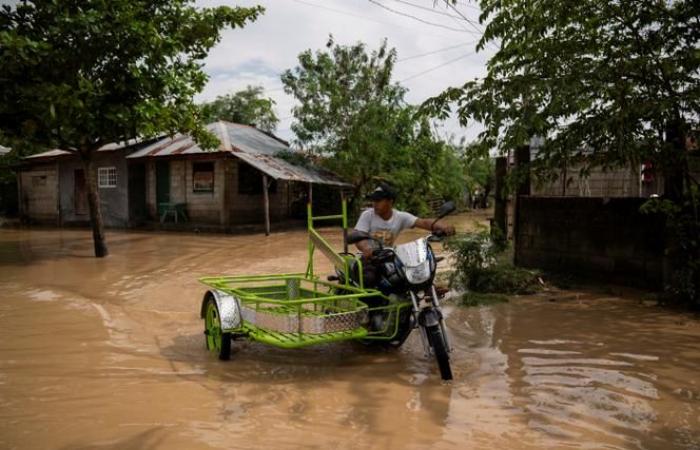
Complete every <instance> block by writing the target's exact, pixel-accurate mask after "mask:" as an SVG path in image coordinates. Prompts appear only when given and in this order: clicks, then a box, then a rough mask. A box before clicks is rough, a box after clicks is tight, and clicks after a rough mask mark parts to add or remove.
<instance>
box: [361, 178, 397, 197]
mask: <svg viewBox="0 0 700 450" xmlns="http://www.w3.org/2000/svg"><path fill="white" fill-rule="evenodd" d="M365 198H366V199H367V200H372V201H376V200H382V199H384V198H388V199H391V200H394V199H396V191H395V190H394V189H393V188H392V187H391V186H389V184H387V183H383V182H382V183H379V185H378V186H377V187H376V188H375V189H374V190H373V191H372V192H370V193H369V194H367V196H366V197H365Z"/></svg>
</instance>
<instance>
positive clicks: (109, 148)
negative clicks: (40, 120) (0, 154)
mask: <svg viewBox="0 0 700 450" xmlns="http://www.w3.org/2000/svg"><path fill="white" fill-rule="evenodd" d="M141 141H142V139H140V138H139V139H129V140H128V141H122V142H111V143H109V144H105V145H103V146H102V147H100V148H98V149H97V151H98V152H113V151H115V150H120V149H122V148H126V147H130V146H132V145H135V144H138V143H139V142H141ZM74 154H75V153H73V152H69V151H66V150H59V149H57V148H55V149H53V150H49V151H46V152H42V153H36V154H34V155H29V156H25V157H24V159H39V158H53V157H55V156H63V155H74Z"/></svg>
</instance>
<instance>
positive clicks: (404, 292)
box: [200, 200, 455, 380]
mask: <svg viewBox="0 0 700 450" xmlns="http://www.w3.org/2000/svg"><path fill="white" fill-rule="evenodd" d="M454 209H455V207H454V204H453V203H452V202H448V203H446V204H445V205H443V207H442V208H441V210H440V213H439V216H438V218H437V219H436V220H435V222H437V220H439V219H441V218H443V217H445V216H446V215H447V214H449V213H451V212H452V211H454ZM324 221H341V222H342V230H343V238H344V239H343V242H344V245H343V247H344V248H343V251H342V252H338V251H336V250H335V249H334V248H333V247H332V246H331V245H330V244H329V243H328V241H326V239H324V238H323V237H322V236H321V234H319V233H318V231H317V230H316V228H315V224H317V223H318V222H324ZM433 224H434V223H433ZM307 227H308V234H309V244H308V245H309V247H308V263H307V266H306V271H305V272H303V273H289V274H269V275H248V276H216V277H205V278H201V279H200V281H201V282H202V283H203V284H205V285H206V286H207V287H208V290H207V292H206V293H205V294H204V298H203V299H202V304H201V308H200V316H201V318H202V319H204V334H205V338H206V346H207V349H209V350H210V351H212V352H214V353H215V354H217V355H218V357H219V359H222V360H228V359H229V358H230V356H231V343H232V341H234V340H236V339H250V340H253V341H257V342H261V343H263V344H267V345H272V346H275V347H280V348H286V349H291V348H300V347H306V346H309V345H316V344H326V343H331V342H338V341H350V340H354V341H361V342H362V343H365V344H368V345H382V346H386V347H400V346H401V345H402V344H403V343H404V342H405V340H406V338H408V336H409V335H410V333H411V331H413V330H414V329H416V328H417V329H419V331H420V336H421V341H422V343H423V348H424V351H425V355H426V357H430V356H434V357H435V359H436V360H437V364H438V368H439V370H440V375H441V377H442V379H444V380H451V379H452V370H451V368H450V351H451V349H450V345H449V338H448V335H447V328H446V327H445V322H444V319H443V315H442V312H441V308H440V296H439V295H438V291H437V289H436V288H435V285H434V278H435V272H436V268H437V264H438V262H439V261H440V258H439V257H436V256H435V254H434V253H433V250H432V247H431V245H430V244H431V243H432V242H437V241H440V240H441V239H442V238H443V237H444V236H441V235H440V234H439V233H435V232H434V233H433V234H431V235H429V236H427V237H421V238H419V239H416V240H414V241H412V242H409V243H406V244H401V245H397V246H396V247H393V248H390V247H383V246H382V244H381V242H379V241H375V248H376V249H375V250H374V252H373V258H372V259H373V262H372V263H373V264H374V266H375V267H376V268H377V272H378V277H377V280H375V283H374V284H375V285H373V286H371V287H367V286H365V280H364V276H363V274H364V270H363V259H362V258H361V257H360V256H359V255H355V254H353V253H350V252H348V245H349V244H355V243H357V242H359V241H361V240H365V239H369V240H374V238H373V237H372V236H370V235H369V234H366V233H360V232H352V233H348V220H347V205H346V202H345V201H344V200H343V201H342V209H341V214H337V215H329V216H316V217H314V216H313V213H312V207H311V205H310V204H309V205H307ZM317 250H318V251H320V252H321V253H322V254H323V255H325V256H326V257H327V258H328V259H329V260H330V261H331V262H332V264H333V266H334V267H335V274H334V275H330V276H328V277H327V279H326V280H322V279H321V278H320V277H319V276H318V275H316V274H315V272H314V253H315V251H317Z"/></svg>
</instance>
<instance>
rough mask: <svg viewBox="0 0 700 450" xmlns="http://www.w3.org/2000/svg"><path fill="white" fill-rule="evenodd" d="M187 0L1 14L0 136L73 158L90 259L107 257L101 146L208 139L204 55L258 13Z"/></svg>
mask: <svg viewBox="0 0 700 450" xmlns="http://www.w3.org/2000/svg"><path fill="white" fill-rule="evenodd" d="M193 3H194V2H193V1H192V0H110V1H104V0H64V1H59V2H55V1H43V0H36V1H24V2H21V3H19V4H17V5H16V6H15V7H10V6H8V5H4V6H3V7H2V9H1V10H0V67H2V73H0V140H1V141H3V142H5V143H9V144H12V142H13V141H17V140H26V141H31V142H33V143H35V144H37V145H41V146H43V147H58V148H61V149H63V150H67V151H71V152H74V153H76V154H78V155H79V156H80V158H81V160H82V161H83V165H84V168H85V173H86V178H87V188H88V189H87V190H88V204H89V208H90V220H91V223H92V227H93V236H94V240H95V254H96V256H104V255H106V254H107V247H106V244H105V241H104V233H103V230H102V228H103V227H102V219H101V214H100V204H99V201H98V194H97V183H96V179H95V178H96V176H95V170H94V167H93V164H92V157H93V153H94V152H95V151H96V150H97V149H98V148H100V147H101V146H102V145H104V144H107V143H110V142H120V141H125V140H127V139H130V138H134V137H150V136H155V135H158V134H161V133H174V132H177V131H179V132H187V133H190V134H192V135H193V136H194V137H195V138H197V139H198V140H200V142H202V143H203V145H205V146H213V145H214V144H215V142H214V140H215V138H214V137H213V136H212V135H210V134H208V133H207V132H206V130H205V129H204V127H203V123H202V121H201V119H200V117H199V110H198V107H197V105H195V103H194V101H193V96H194V95H195V94H196V93H197V92H199V91H201V90H202V88H203V87H204V84H205V83H206V81H207V76H206V75H205V74H204V72H203V71H202V62H201V61H202V60H203V59H204V57H205V56H206V55H207V53H208V51H209V49H210V48H211V47H212V46H213V45H214V44H216V43H217V42H218V40H219V38H220V33H221V30H222V29H223V28H224V27H242V26H244V24H245V23H246V22H249V21H252V20H255V19H256V18H257V16H258V15H259V14H260V13H261V12H262V9H261V8H259V7H255V8H230V7H226V6H221V7H216V8H195V7H194V6H193Z"/></svg>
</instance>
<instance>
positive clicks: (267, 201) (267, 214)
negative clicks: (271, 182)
mask: <svg viewBox="0 0 700 450" xmlns="http://www.w3.org/2000/svg"><path fill="white" fill-rule="evenodd" d="M262 183H263V198H264V199H265V236H269V235H270V194H269V192H268V184H267V175H265V174H263V176H262Z"/></svg>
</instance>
